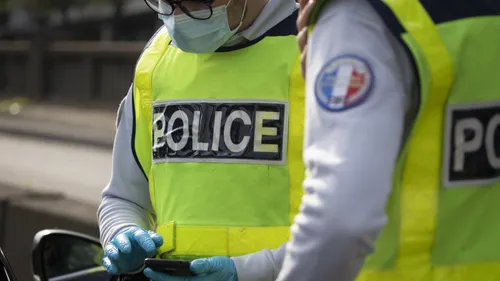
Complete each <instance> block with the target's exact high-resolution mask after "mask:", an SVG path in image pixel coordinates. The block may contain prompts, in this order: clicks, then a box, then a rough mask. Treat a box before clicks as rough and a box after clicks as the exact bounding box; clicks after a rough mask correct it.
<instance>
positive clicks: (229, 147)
mask: <svg viewBox="0 0 500 281" xmlns="http://www.w3.org/2000/svg"><path fill="white" fill-rule="evenodd" d="M287 111H288V106H287V104H286V103H284V102H274V101H265V102H263V101H252V100H248V101H247V100H238V101H234V100H214V101H212V100H200V101H197V100H189V101H168V102H155V103H154V104H153V127H152V129H153V132H152V136H153V147H152V150H153V152H152V153H153V162H155V163H158V162H231V163H267V164H283V163H284V161H285V157H286V140H287V130H288V112H287Z"/></svg>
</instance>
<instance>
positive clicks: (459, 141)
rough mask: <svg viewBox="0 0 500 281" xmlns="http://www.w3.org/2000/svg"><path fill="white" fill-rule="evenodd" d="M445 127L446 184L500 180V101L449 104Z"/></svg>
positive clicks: (472, 183) (472, 184)
mask: <svg viewBox="0 0 500 281" xmlns="http://www.w3.org/2000/svg"><path fill="white" fill-rule="evenodd" d="M445 128H446V131H445V145H444V161H443V164H444V167H443V178H444V179H443V180H444V183H445V186H447V187H453V186H469V185H470V186H478V185H487V184H491V183H494V182H495V181H498V180H500V102H496V103H486V104H469V105H459V106H457V105H450V106H449V107H448V111H447V117H446V127H445Z"/></svg>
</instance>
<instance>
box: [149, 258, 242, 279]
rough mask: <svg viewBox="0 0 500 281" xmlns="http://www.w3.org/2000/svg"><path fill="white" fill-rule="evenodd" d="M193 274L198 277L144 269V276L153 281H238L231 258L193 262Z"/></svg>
mask: <svg viewBox="0 0 500 281" xmlns="http://www.w3.org/2000/svg"><path fill="white" fill-rule="evenodd" d="M190 269H191V272H193V273H194V274H195V275H196V276H190V277H180V276H172V275H169V274H167V273H162V272H157V271H153V270H152V269H151V268H145V269H144V275H146V277H148V278H149V279H151V280H153V281H238V275H237V273H236V266H235V265H234V262H233V260H232V259H231V258H228V257H212V258H208V259H197V260H194V261H192V262H191V266H190Z"/></svg>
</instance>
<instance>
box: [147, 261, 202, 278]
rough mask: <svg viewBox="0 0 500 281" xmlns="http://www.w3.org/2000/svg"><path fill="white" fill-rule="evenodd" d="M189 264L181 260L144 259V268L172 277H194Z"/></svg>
mask: <svg viewBox="0 0 500 281" xmlns="http://www.w3.org/2000/svg"><path fill="white" fill-rule="evenodd" d="M190 265H191V263H190V262H188V261H183V260H164V259H149V258H148V259H145V260H144V266H145V267H149V268H151V269H152V270H154V271H158V272H163V273H167V274H170V275H172V276H194V274H193V273H192V272H191V270H190Z"/></svg>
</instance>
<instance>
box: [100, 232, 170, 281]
mask: <svg viewBox="0 0 500 281" xmlns="http://www.w3.org/2000/svg"><path fill="white" fill-rule="evenodd" d="M162 244H163V238H162V237H161V236H160V235H159V234H158V233H155V232H153V231H146V230H144V229H142V228H140V227H137V226H133V227H127V228H125V229H123V230H122V231H120V232H118V233H117V234H116V235H115V237H114V238H113V239H112V240H111V241H110V242H109V243H108V244H107V245H106V247H104V257H103V259H102V265H103V266H104V268H105V269H106V271H108V272H109V273H110V274H114V275H119V274H124V273H131V272H133V271H136V270H139V269H140V268H141V267H142V266H143V264H144V259H145V258H151V257H153V256H154V255H156V252H157V251H158V248H159V247H160V246H161V245H162Z"/></svg>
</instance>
